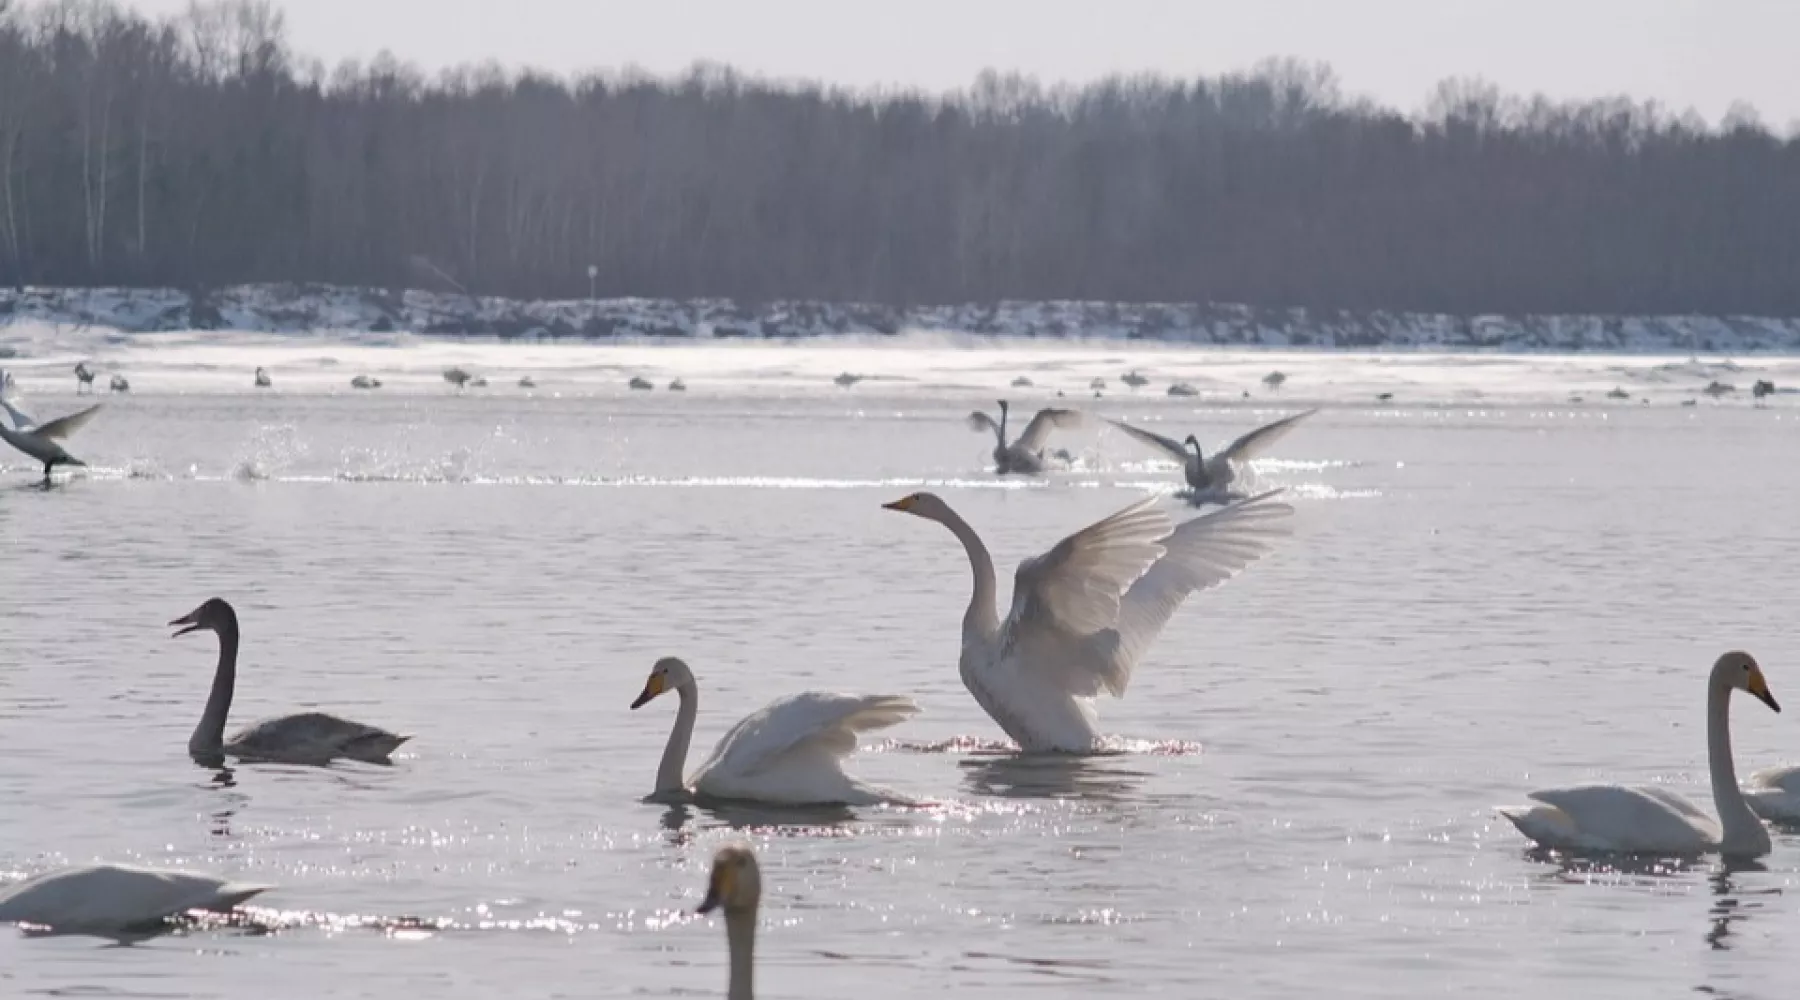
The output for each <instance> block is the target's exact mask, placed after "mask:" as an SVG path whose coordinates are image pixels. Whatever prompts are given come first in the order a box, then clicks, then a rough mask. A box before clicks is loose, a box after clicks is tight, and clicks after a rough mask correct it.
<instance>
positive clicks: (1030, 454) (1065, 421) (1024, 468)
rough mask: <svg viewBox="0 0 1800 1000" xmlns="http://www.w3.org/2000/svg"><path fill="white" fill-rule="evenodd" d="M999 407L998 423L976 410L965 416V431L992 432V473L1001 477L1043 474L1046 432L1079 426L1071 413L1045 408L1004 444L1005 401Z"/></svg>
mask: <svg viewBox="0 0 1800 1000" xmlns="http://www.w3.org/2000/svg"><path fill="white" fill-rule="evenodd" d="M998 402H999V404H1000V422H999V423H995V422H994V418H993V417H990V416H988V415H987V414H986V413H983V412H981V411H980V410H976V411H975V412H974V413H971V414H969V429H970V430H977V431H992V432H993V433H994V471H995V472H997V473H999V474H1000V475H1002V476H1004V475H1007V474H1009V473H1014V472H1019V473H1025V474H1029V475H1035V474H1037V473H1040V472H1043V471H1044V442H1045V441H1048V440H1049V439H1050V432H1051V431H1052V430H1054V429H1055V428H1058V427H1063V428H1069V427H1079V426H1081V414H1080V413H1079V412H1077V411H1075V410H1055V409H1046V410H1039V411H1037V416H1035V417H1032V418H1031V423H1029V424H1026V425H1025V433H1023V434H1020V435H1019V439H1018V440H1017V441H1014V442H1013V443H1012V444H1010V445H1008V444H1007V443H1006V415H1007V409H1008V408H1007V405H1006V400H1004V399H1002V400H999V401H998Z"/></svg>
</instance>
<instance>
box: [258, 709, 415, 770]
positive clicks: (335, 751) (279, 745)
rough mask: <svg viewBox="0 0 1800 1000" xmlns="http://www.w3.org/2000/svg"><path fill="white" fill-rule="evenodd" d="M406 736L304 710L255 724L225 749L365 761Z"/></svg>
mask: <svg viewBox="0 0 1800 1000" xmlns="http://www.w3.org/2000/svg"><path fill="white" fill-rule="evenodd" d="M407 739H409V737H406V736H399V735H396V734H394V733H391V732H389V731H387V730H385V729H382V728H380V727H378V726H370V725H365V724H363V723H361V722H352V721H350V720H349V719H340V718H338V717H337V716H335V715H328V714H326V713H324V712H301V713H299V714H296V715H284V716H281V717H280V718H275V719H265V720H263V721H261V722H257V723H254V724H252V725H250V726H248V727H246V728H244V729H242V730H240V731H239V732H238V734H237V735H236V736H233V737H232V738H231V741H230V742H229V743H227V744H226V746H225V749H226V750H228V751H230V752H232V753H237V754H242V755H245V756H252V757H267V758H271V759H275V760H330V759H332V758H336V757H353V758H357V759H364V760H366V759H370V758H376V759H379V758H381V757H385V756H387V754H388V753H391V752H392V751H393V749H394V748H395V747H398V746H399V745H400V744H402V743H404V742H406V741H407Z"/></svg>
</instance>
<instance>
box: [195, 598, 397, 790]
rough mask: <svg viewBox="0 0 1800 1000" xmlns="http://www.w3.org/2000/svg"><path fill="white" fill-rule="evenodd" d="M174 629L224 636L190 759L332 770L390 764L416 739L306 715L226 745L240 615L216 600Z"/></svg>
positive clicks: (266, 724) (247, 732)
mask: <svg viewBox="0 0 1800 1000" xmlns="http://www.w3.org/2000/svg"><path fill="white" fill-rule="evenodd" d="M169 624H170V626H175V625H180V626H183V628H182V629H181V630H180V631H178V632H176V633H175V634H176V635H186V634H188V633H189V632H196V631H199V630H202V629H205V630H209V631H211V632H214V633H217V634H218V636H219V667H218V670H217V671H215V672H214V674H213V683H212V693H211V694H210V695H208V696H207V699H206V713H205V714H204V715H202V716H201V717H200V724H199V725H198V726H195V727H194V735H193V736H191V737H189V738H188V754H189V756H192V757H193V758H194V759H195V760H197V761H200V762H201V763H203V764H209V765H211V764H216V763H218V762H219V761H220V759H221V758H223V757H224V756H225V755H227V754H229V755H230V756H233V757H241V758H245V759H247V760H266V761H277V762H282V763H290V764H329V763H330V762H331V761H333V760H337V759H338V758H344V759H347V760H360V761H363V762H365V763H369V764H390V763H392V761H391V760H389V759H388V758H389V756H390V755H391V754H392V753H393V752H394V750H395V749H397V748H398V747H399V746H400V744H402V743H405V742H406V741H407V740H410V739H412V737H411V736H401V735H397V734H395V733H390V732H388V731H387V730H385V729H378V728H376V727H375V726H365V725H363V724H362V723H360V722H351V721H349V720H347V719H340V718H338V717H337V716H334V715H327V714H325V713H323V712H300V713H297V714H295V715H284V716H281V717H280V718H275V719H265V720H263V721H261V722H258V723H255V724H253V725H250V726H248V727H246V728H244V729H241V730H239V731H238V733H237V735H235V736H233V737H232V738H231V741H230V742H226V741H225V716H226V715H227V714H228V713H229V712H230V711H231V696H232V693H233V691H234V689H235V688H236V686H237V652H238V620H237V612H236V611H234V610H232V607H231V605H230V604H228V603H226V602H225V600H224V599H223V598H219V597H214V598H212V599H210V600H208V601H207V602H206V603H205V604H202V605H200V606H199V607H197V608H195V609H194V610H193V611H191V612H189V613H188V614H186V615H183V616H182V617H180V618H177V619H175V620H174V621H172V622H170V623H169Z"/></svg>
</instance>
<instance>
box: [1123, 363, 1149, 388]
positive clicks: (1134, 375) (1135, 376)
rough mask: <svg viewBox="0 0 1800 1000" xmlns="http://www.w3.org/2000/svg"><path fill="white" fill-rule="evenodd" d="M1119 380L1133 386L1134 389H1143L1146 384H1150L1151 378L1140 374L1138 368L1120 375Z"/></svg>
mask: <svg viewBox="0 0 1800 1000" xmlns="http://www.w3.org/2000/svg"><path fill="white" fill-rule="evenodd" d="M1119 381H1121V382H1123V383H1125V384H1126V385H1128V386H1131V387H1132V388H1133V389H1142V388H1143V387H1144V386H1147V385H1149V384H1150V380H1149V379H1147V378H1145V377H1144V376H1143V375H1141V374H1139V373H1138V370H1137V369H1136V368H1133V369H1132V370H1130V371H1128V372H1126V373H1125V374H1123V375H1121V376H1119Z"/></svg>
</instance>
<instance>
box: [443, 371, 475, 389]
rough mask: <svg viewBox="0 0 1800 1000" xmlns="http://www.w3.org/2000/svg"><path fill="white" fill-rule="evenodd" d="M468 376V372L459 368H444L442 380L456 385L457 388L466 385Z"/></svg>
mask: <svg viewBox="0 0 1800 1000" xmlns="http://www.w3.org/2000/svg"><path fill="white" fill-rule="evenodd" d="M470 377H471V376H470V375H469V373H468V372H467V371H465V370H463V369H461V368H446V369H444V381H446V382H448V383H450V384H451V385H453V386H456V387H457V388H458V389H461V388H462V387H463V386H465V385H468V384H469V379H470Z"/></svg>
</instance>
